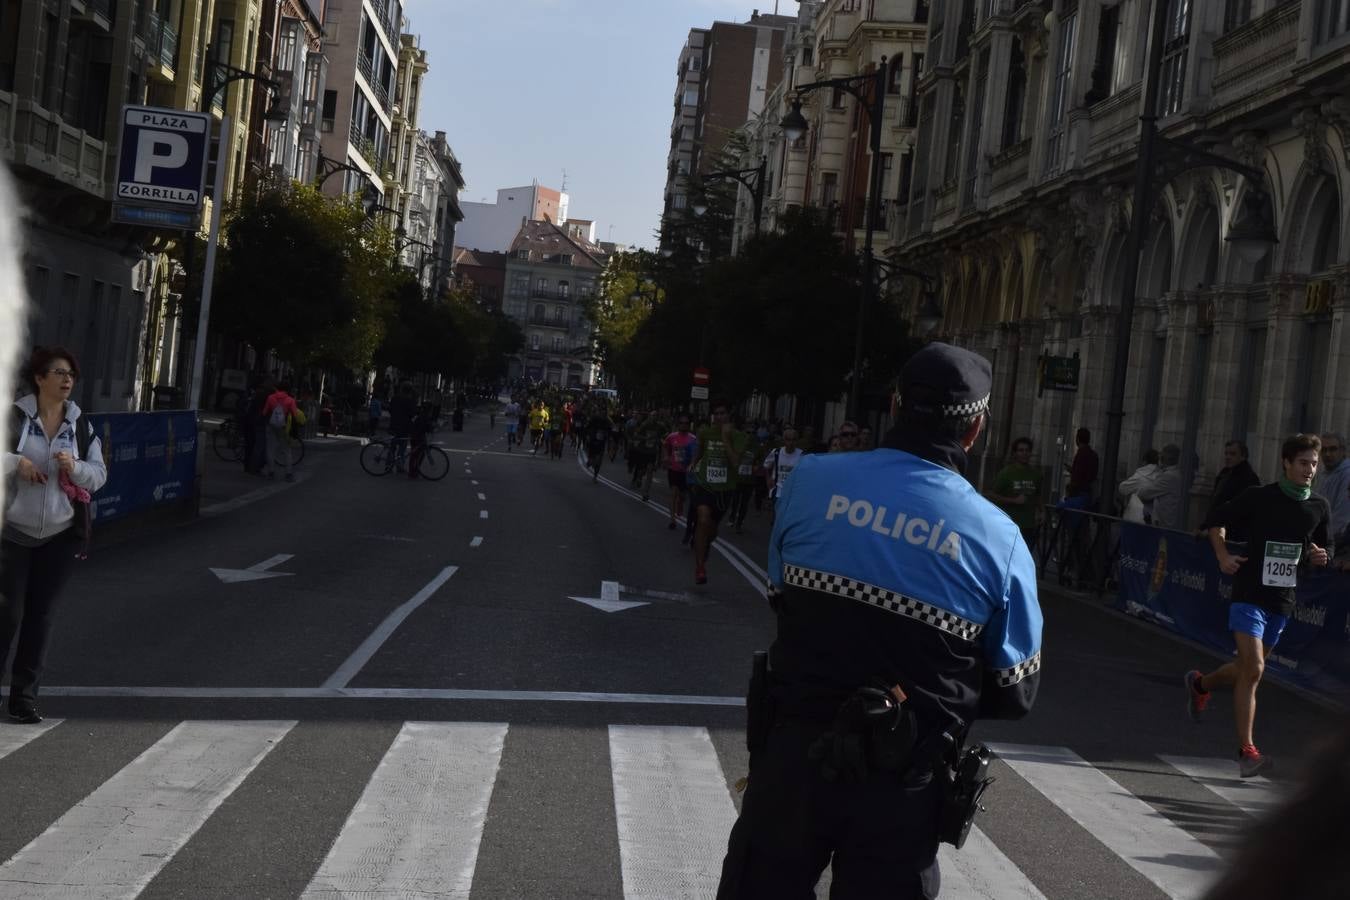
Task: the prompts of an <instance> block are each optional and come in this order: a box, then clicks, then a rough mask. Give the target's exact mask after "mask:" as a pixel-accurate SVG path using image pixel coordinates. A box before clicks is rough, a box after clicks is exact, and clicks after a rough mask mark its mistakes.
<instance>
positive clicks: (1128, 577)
mask: <svg viewBox="0 0 1350 900" xmlns="http://www.w3.org/2000/svg"><path fill="white" fill-rule="evenodd" d="M1232 596H1233V583H1232V580H1231V579H1230V578H1229V577H1228V576H1227V575H1224V574H1223V573H1222V572H1220V571H1219V563H1218V560H1216V559H1215V558H1214V551H1213V550H1212V549H1211V548H1210V546H1209V541H1208V539H1206V538H1196V537H1192V536H1191V535H1187V534H1182V533H1180V532H1176V531H1165V530H1162V529H1158V528H1151V527H1149V526H1147V525H1138V524H1135V523H1132V522H1122V523H1121V526H1120V593H1119V594H1117V605H1118V606H1119V607H1120V608H1121V609H1123V610H1124V611H1125V612H1128V613H1130V614H1131V615H1136V616H1139V617H1140V618H1144V619H1148V620H1149V621H1152V622H1156V623H1158V624H1160V625H1164V626H1166V627H1167V628H1170V629H1171V630H1173V631H1175V632H1177V633H1178V634H1181V635H1183V636H1184V637H1187V638H1189V639H1191V640H1193V641H1197V642H1199V643H1201V644H1204V645H1205V646H1207V647H1210V648H1211V649H1213V650H1216V651H1218V652H1219V653H1222V654H1231V653H1234V652H1235V647H1234V645H1233V635H1232V633H1231V632H1230V631H1229V630H1228V605H1229V603H1231V602H1232ZM1296 599H1297V605H1296V606H1295V607H1294V612H1293V614H1292V615H1291V616H1290V618H1289V625H1288V627H1286V628H1285V631H1284V635H1283V636H1282V637H1281V638H1280V642H1279V644H1277V645H1276V647H1275V650H1274V651H1272V652H1271V655H1270V658H1269V659H1268V660H1267V664H1268V665H1270V666H1272V667H1274V668H1276V669H1279V670H1280V671H1281V672H1282V673H1283V674H1284V675H1285V676H1286V677H1288V678H1289V679H1290V680H1292V681H1295V682H1297V683H1300V684H1302V685H1303V686H1305V687H1309V688H1313V689H1314V690H1318V691H1321V692H1323V693H1328V694H1338V695H1345V694H1346V693H1347V692H1350V652H1348V651H1350V575H1346V574H1345V573H1340V572H1329V571H1327V570H1325V569H1310V570H1309V569H1305V570H1301V571H1300V572H1299V584H1298V589H1297V592H1296Z"/></svg>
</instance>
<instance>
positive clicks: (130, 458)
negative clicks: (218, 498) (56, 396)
mask: <svg viewBox="0 0 1350 900" xmlns="http://www.w3.org/2000/svg"><path fill="white" fill-rule="evenodd" d="M88 417H89V424H90V425H91V426H92V427H93V429H94V434H96V435H97V436H98V438H99V440H100V441H102V443H103V462H104V464H105V465H106V466H107V467H108V482H107V484H105V485H104V486H103V489H102V490H101V491H99V492H98V493H97V494H95V495H94V500H95V511H94V519H95V521H96V522H104V521H108V520H110V519H119V518H121V517H123V516H126V515H130V514H132V513H136V512H141V511H143V510H146V509H149V508H151V507H153V506H156V505H158V504H161V503H173V502H177V501H181V500H184V499H186V498H187V497H189V496H191V494H192V490H193V483H194V481H195V480H196V477H197V414H196V413H194V412H192V411H191V410H186V411H166V412H144V413H89V414H88Z"/></svg>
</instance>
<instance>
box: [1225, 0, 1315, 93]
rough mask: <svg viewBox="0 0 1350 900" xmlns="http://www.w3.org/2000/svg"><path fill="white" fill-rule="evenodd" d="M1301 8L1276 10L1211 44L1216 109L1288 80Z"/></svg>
mask: <svg viewBox="0 0 1350 900" xmlns="http://www.w3.org/2000/svg"><path fill="white" fill-rule="evenodd" d="M1304 5H1305V4H1301V3H1286V4H1284V5H1283V6H1277V7H1276V8H1275V9H1273V10H1271V11H1270V12H1268V13H1266V14H1265V15H1262V16H1258V17H1257V18H1255V19H1253V20H1252V21H1250V22H1248V23H1247V24H1246V25H1243V26H1242V27H1241V28H1238V29H1236V30H1234V31H1231V32H1229V33H1228V34H1226V35H1224V36H1223V37H1221V38H1219V39H1218V40H1217V41H1215V42H1214V81H1213V86H1212V94H1213V97H1214V106H1215V107H1216V108H1222V107H1224V106H1227V105H1229V104H1232V103H1235V102H1237V101H1239V100H1241V99H1243V98H1244V97H1251V96H1255V95H1257V94H1259V93H1261V91H1263V90H1264V89H1266V88H1268V87H1270V86H1271V85H1274V84H1277V83H1278V82H1280V81H1283V80H1285V79H1286V78H1288V77H1289V74H1290V69H1292V68H1293V64H1294V56H1295V53H1296V52H1297V50H1298V31H1299V15H1300V13H1301V12H1302V9H1303V6H1304Z"/></svg>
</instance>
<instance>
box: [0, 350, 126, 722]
mask: <svg viewBox="0 0 1350 900" xmlns="http://www.w3.org/2000/svg"><path fill="white" fill-rule="evenodd" d="M24 377H25V378H27V379H28V380H29V381H30V382H32V384H33V386H34V388H35V390H34V391H33V393H31V394H27V395H25V396H23V397H20V398H19V399H18V400H16V401H15V402H14V406H13V407H12V412H11V415H12V420H13V421H12V424H11V426H10V427H11V438H12V440H13V442H14V443H13V446H14V450H13V451H9V450H8V449H7V450H6V452H5V454H4V458H3V460H4V463H3V469H4V477H5V479H6V481H7V482H8V484H7V485H6V491H5V511H4V526H3V531H2V532H0V668H3V665H4V662H5V660H6V658H8V656H9V648H10V644H12V643H14V642H15V637H16V636H17V637H18V642H17V646H16V647H15V649H14V663H13V667H12V668H11V670H10V688H9V718H10V720H11V721H14V722H18V723H20V724H24V725H35V724H37V723H38V722H41V721H42V716H41V715H40V714H39V713H38V711H37V693H38V684H39V682H40V681H41V678H42V667H43V659H44V658H45V657H46V654H47V643H48V640H49V638H50V637H51V628H52V622H53V620H54V617H53V613H54V611H55V606H56V600H57V596H58V595H59V594H60V592H61V588H62V587H63V586H64V585H65V583H66V580H67V578H68V577H69V576H70V567H71V564H72V562H73V561H74V560H75V559H76V558H77V557H78V558H83V557H84V556H85V555H87V551H88V541H89V535H90V525H91V522H92V519H93V512H92V509H91V499H92V496H91V495H93V494H94V493H96V492H97V491H98V489H99V488H101V487H103V483H104V482H105V481H107V480H108V469H107V467H106V466H105V465H104V464H103V447H102V444H101V442H100V441H99V439H98V438H97V437H95V436H94V432H93V429H92V428H91V427H90V425H89V422H88V420H87V419H85V418H84V417H83V416H82V415H81V414H80V408H79V406H77V405H76V404H75V403H74V401H72V400H71V399H70V394H71V391H72V390H73V389H74V387H75V382H76V381H77V380H78V379H79V377H80V366H79V363H78V362H76V360H75V355H74V354H73V353H71V352H70V351H69V350H65V349H63V348H61V347H38V348H36V349H34V350H33V353H32V355H31V356H30V357H29V359H28V364H27V366H26V367H25V368H24Z"/></svg>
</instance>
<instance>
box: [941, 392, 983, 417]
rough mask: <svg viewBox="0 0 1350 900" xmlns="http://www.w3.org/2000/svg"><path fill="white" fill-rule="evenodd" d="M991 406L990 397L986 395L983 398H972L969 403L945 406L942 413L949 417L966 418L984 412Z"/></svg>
mask: <svg viewBox="0 0 1350 900" xmlns="http://www.w3.org/2000/svg"><path fill="white" fill-rule="evenodd" d="M988 408H989V397H988V395H986V396H985V398H984V399H983V400H972V401H971V402H969V403H958V404H956V405H955V406H943V407H941V409H942V415H944V416H946V417H947V418H949V419H956V418H965V417H966V416H974V415H978V414H979V413H982V412H984V411H985V410H986V409H988Z"/></svg>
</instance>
